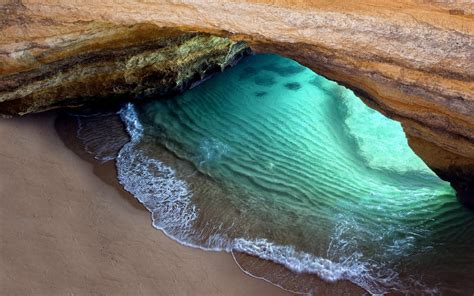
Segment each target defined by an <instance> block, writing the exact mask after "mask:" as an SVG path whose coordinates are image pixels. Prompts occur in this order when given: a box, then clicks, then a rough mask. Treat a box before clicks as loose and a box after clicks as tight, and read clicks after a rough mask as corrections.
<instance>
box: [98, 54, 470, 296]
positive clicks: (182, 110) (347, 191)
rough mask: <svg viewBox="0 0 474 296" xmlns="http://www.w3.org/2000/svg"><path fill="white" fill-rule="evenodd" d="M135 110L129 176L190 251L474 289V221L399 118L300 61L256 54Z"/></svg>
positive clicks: (456, 290)
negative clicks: (411, 145)
mask: <svg viewBox="0 0 474 296" xmlns="http://www.w3.org/2000/svg"><path fill="white" fill-rule="evenodd" d="M121 116H122V120H123V121H124V123H125V124H126V126H127V130H128V132H129V134H130V136H131V141H130V142H129V143H128V144H126V145H125V146H124V147H123V148H122V149H121V150H120V152H119V154H118V157H117V159H116V163H117V169H118V178H119V181H120V182H121V183H122V185H123V186H124V188H125V189H126V190H128V191H130V192H131V193H132V194H134V196H136V197H137V198H138V199H139V200H140V201H141V202H142V203H143V204H144V205H145V206H146V207H147V208H148V209H149V210H150V212H151V213H152V218H153V223H154V226H155V227H157V228H159V229H162V230H164V231H165V232H166V233H167V234H168V235H170V236H171V237H173V238H175V239H177V240H179V241H180V242H181V243H183V244H187V245H192V246H195V247H201V248H204V249H212V250H226V251H234V252H237V253H244V254H249V255H253V256H256V257H258V258H262V259H266V260H270V261H272V262H276V263H278V264H280V265H282V266H284V267H285V268H286V269H288V270H291V271H292V272H296V273H305V274H314V275H317V276H318V277H319V278H321V279H323V280H325V281H329V282H337V281H343V280H348V281H350V282H352V283H354V284H356V285H358V286H360V287H362V288H364V289H365V290H366V291H368V292H370V293H372V294H382V293H387V292H400V293H403V294H416V295H420V294H446V295H453V294H459V295H471V294H472V293H473V292H474V273H473V271H474V253H473V252H472V250H471V248H472V245H473V243H474V214H473V213H472V212H470V211H468V210H466V209H464V208H462V207H461V206H460V205H459V204H458V202H457V200H456V198H455V196H454V192H453V190H452V189H451V188H450V186H449V184H448V183H446V182H444V181H442V180H440V179H439V178H438V177H437V176H436V175H435V174H434V173H432V172H431V171H430V169H429V168H427V167H426V165H425V164H424V163H423V162H422V161H421V160H420V159H419V158H418V157H417V156H416V155H415V154H414V153H413V152H412V151H411V150H410V148H409V147H408V145H407V142H406V139H405V136H404V134H403V131H402V128H401V126H400V124H399V123H397V122H394V121H392V120H389V119H387V118H385V117H384V116H382V115H381V114H379V113H377V112H376V111H373V110H371V109H369V108H368V107H366V106H365V105H364V104H363V103H362V102H361V101H360V100H359V99H358V98H357V97H356V96H355V95H354V94H353V93H352V92H351V91H349V90H347V89H345V88H343V87H341V86H339V85H337V84H336V83H334V82H331V81H328V80H326V79H325V78H323V77H321V76H318V75H317V74H315V73H314V72H312V71H310V70H309V69H307V68H305V67H303V66H301V65H299V64H297V63H296V62H294V61H291V60H289V59H286V58H282V57H279V56H275V55H255V56H251V57H248V58H246V59H244V60H243V61H242V62H240V63H239V64H238V65H237V66H235V67H234V68H232V69H229V70H227V71H225V72H224V73H221V74H218V75H216V76H215V77H214V78H213V79H210V80H208V81H206V82H204V83H203V84H202V85H200V86H199V87H196V88H194V89H192V90H190V91H188V92H186V93H185V94H183V95H180V96H176V97H173V98H169V99H167V100H156V101H152V102H147V103H141V104H135V105H132V104H129V105H127V106H126V107H124V109H123V110H122V112H121ZM101 151H102V150H101ZM104 157H109V156H107V155H106V156H104ZM105 159H107V158H105ZM265 272H266V273H268V274H265ZM265 272H264V274H263V275H262V274H259V276H263V277H266V278H267V279H270V280H272V281H284V280H282V277H281V276H280V277H275V276H273V275H271V272H272V270H271V268H270V269H268V270H266V271H265ZM275 279H276V280H275ZM276 284H282V283H279V282H276ZM291 289H292V290H297V291H301V292H308V291H311V289H308V287H304V283H302V284H301V286H299V285H298V284H293V285H292V287H291Z"/></svg>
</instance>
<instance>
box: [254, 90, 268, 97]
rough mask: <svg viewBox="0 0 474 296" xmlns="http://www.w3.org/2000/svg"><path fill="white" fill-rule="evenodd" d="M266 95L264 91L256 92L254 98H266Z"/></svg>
mask: <svg viewBox="0 0 474 296" xmlns="http://www.w3.org/2000/svg"><path fill="white" fill-rule="evenodd" d="M267 94H268V93H267V92H266V91H256V92H255V96H256V97H263V96H266V95H267Z"/></svg>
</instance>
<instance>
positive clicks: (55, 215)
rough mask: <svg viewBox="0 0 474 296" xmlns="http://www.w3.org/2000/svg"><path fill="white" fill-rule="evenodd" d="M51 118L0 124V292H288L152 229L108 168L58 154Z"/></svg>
mask: <svg viewBox="0 0 474 296" xmlns="http://www.w3.org/2000/svg"><path fill="white" fill-rule="evenodd" d="M55 117H56V116H55V113H45V114H40V115H33V116H27V117H23V118H14V119H0V138H1V141H2V145H0V168H1V169H0V195H1V198H2V201H1V203H0V266H1V268H0V294H1V295H74V294H75V295H283V294H287V293H286V292H285V291H283V290H281V289H279V288H277V287H275V286H273V285H271V284H269V283H267V282H264V281H262V280H258V279H255V278H252V277H250V276H248V275H246V274H244V273H243V272H242V271H241V270H240V269H239V267H238V266H237V265H236V264H235V262H234V260H233V258H232V256H231V255H230V254H225V253H214V252H206V251H202V250H198V249H193V248H188V247H185V246H182V245H180V244H178V243H177V242H174V241H172V240H171V239H169V238H168V237H166V236H165V235H164V234H163V233H162V232H160V231H157V230H156V229H154V228H153V227H152V226H151V221H150V215H149V213H148V212H147V211H146V210H145V209H144V208H143V207H142V205H141V204H139V203H138V202H137V201H136V200H135V199H134V198H133V197H131V196H130V195H129V194H127V193H126V192H124V191H123V190H121V189H120V188H119V187H118V186H116V181H115V175H113V171H114V166H113V164H112V163H111V162H110V163H108V164H106V165H101V166H97V165H96V166H94V165H93V164H92V163H90V162H87V161H85V160H84V159H81V157H79V156H78V155H77V154H76V153H74V152H73V151H71V150H69V149H68V148H66V146H65V144H64V143H63V142H62V141H61V139H60V137H59V136H58V134H57V133H56V131H55V129H54V121H55ZM84 157H85V156H84ZM84 157H83V158H84ZM99 177H100V178H99ZM104 181H105V182H104Z"/></svg>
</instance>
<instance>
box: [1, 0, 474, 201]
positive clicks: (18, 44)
mask: <svg viewBox="0 0 474 296" xmlns="http://www.w3.org/2000/svg"><path fill="white" fill-rule="evenodd" d="M8 5H9V6H10V7H16V8H15V11H16V12H15V13H11V12H10V13H8V14H7V16H2V18H3V20H2V22H1V24H2V29H1V35H0V62H1V65H2V66H1V68H0V75H1V79H2V82H1V83H2V84H1V86H0V87H2V89H3V91H2V93H1V95H0V97H1V99H0V100H2V101H12V102H13V101H14V100H19V101H18V102H22V103H21V104H20V103H18V104H19V105H22V106H23V107H22V108H24V109H22V111H20V112H18V113H25V112H28V111H34V110H38V109H44V108H36V107H34V105H35V104H37V103H36V102H40V101H42V100H43V101H45V102H46V103H47V104H48V102H49V103H51V105H54V103H53V102H54V101H55V100H57V99H58V96H57V94H58V93H57V92H55V91H54V90H50V91H42V92H41V93H43V95H41V96H39V97H37V96H36V95H33V96H32V97H30V98H28V99H25V97H24V96H23V95H22V93H21V92H19V93H16V95H15V94H13V93H14V92H13V91H12V89H15V85H16V87H17V88H18V89H30V90H31V87H28V86H21V85H22V84H24V83H26V84H27V85H28V84H29V85H31V84H32V83H33V82H32V81H29V80H28V79H24V80H21V79H20V80H18V79H17V80H15V79H12V77H20V76H21V75H23V74H24V73H25V71H30V72H31V71H33V72H34V71H39V70H38V69H40V68H42V67H44V65H45V64H47V63H48V62H50V61H51V59H50V58H51V57H53V58H54V55H55V52H58V50H59V52H64V53H61V54H59V56H61V55H62V54H65V53H66V52H67V54H68V57H69V58H70V59H71V61H72V60H73V59H74V58H77V57H82V56H83V55H85V54H89V56H90V57H91V58H92V59H96V60H97V61H99V60H101V59H102V58H103V56H101V55H100V54H98V53H99V52H100V50H98V51H93V48H94V47H96V48H108V47H111V48H113V45H114V44H116V41H111V42H109V43H108V45H105V44H104V43H101V42H99V40H101V38H97V39H95V40H96V41H89V43H88V46H83V47H81V46H79V45H78V44H80V43H82V42H83V41H82V40H83V39H84V40H85V41H84V42H86V43H87V40H92V39H93V38H92V39H90V38H89V39H88V38H87V36H92V35H94V34H96V36H98V35H97V33H93V31H94V29H93V28H90V27H95V26H98V25H97V24H98V22H106V23H108V24H104V25H100V26H106V27H107V26H109V27H108V28H109V29H110V30H112V31H113V30H120V29H119V28H121V26H123V25H131V24H137V23H142V22H147V23H150V24H155V25H158V26H160V27H174V28H179V29H181V30H186V31H198V32H207V33H212V34H214V35H219V36H224V37H228V38H231V39H233V40H237V41H242V40H243V41H246V42H248V43H249V44H250V46H251V47H252V49H253V50H255V51H263V52H274V53H278V54H282V55H285V56H288V57H290V58H293V59H295V60H297V61H299V62H301V63H302V64H304V65H305V66H307V67H309V68H311V69H313V70H314V71H316V72H318V73H320V74H322V75H324V76H326V77H328V78H330V79H333V80H336V81H338V82H340V83H341V84H344V85H346V86H348V87H350V88H351V89H353V90H354V91H355V92H357V93H358V94H359V96H360V97H361V98H362V99H363V100H364V101H365V102H366V103H367V104H369V105H370V106H371V107H373V108H375V109H377V110H379V111H381V112H383V113H384V114H386V115H387V116H389V117H391V118H393V119H395V120H398V121H400V122H401V123H402V125H403V127H404V130H405V132H406V134H407V138H408V140H409V144H410V145H411V147H412V148H413V149H414V151H415V152H416V153H417V154H418V155H420V156H421V157H422V158H423V159H424V160H425V162H426V163H427V164H428V165H429V166H430V167H431V168H432V169H433V170H434V171H435V172H437V173H438V174H439V175H440V176H441V177H442V178H443V179H445V180H449V181H451V183H452V185H453V187H454V188H455V189H456V190H457V191H458V196H459V197H460V198H461V200H462V201H463V202H464V203H466V204H467V205H471V206H474V193H473V192H474V178H473V176H474V116H473V114H474V113H473V112H474V16H473V11H474V9H473V4H472V3H470V2H469V1H457V2H453V1H446V2H443V1H415V0H413V1H411V0H404V1H396V2H394V1H388V0H377V1H375V0H362V1H355V0H348V1H328V0H327V1H326V0H324V1H323V0H313V1H297V0H294V1H289V0H274V1H268V0H247V1H236V0H234V1H225V2H224V1H178V0H177V1H163V2H160V3H156V2H149V1H133V0H131V1H113V0H103V1H100V2H96V1H91V0H83V1H68V0H63V1H58V0H48V1H39V0H23V1H22V3H19V2H18V1H16V2H11V3H10V4H8ZM8 5H7V6H8ZM10 10H12V9H11V8H10ZM110 23H113V24H117V26H113V25H110ZM110 26H111V27H110ZM134 28H135V31H133V33H130V37H129V40H130V41H129V42H130V44H132V43H134V42H135V43H134V44H144V43H146V42H151V43H154V42H155V41H154V40H150V39H147V38H148V36H149V34H148V33H140V31H142V30H143V32H147V30H157V31H160V30H161V29H158V28H155V29H151V25H137V26H135V27H134ZM106 31H107V30H106ZM165 31H167V30H165ZM86 32H92V33H90V34H89V35H88V34H87V33H86ZM19 33H24V34H23V35H20V34H19ZM168 33H169V34H172V33H171V31H170V32H168ZM168 33H166V34H168ZM71 34H72V35H74V34H75V35H74V36H76V39H74V38H71V37H69V36H70V35H71ZM91 34H92V35H91ZM111 34H112V33H111ZM163 34H165V33H164V32H163ZM186 34H191V35H193V34H194V35H193V36H202V35H199V34H197V33H186ZM186 34H185V35H186ZM196 34H197V35H196ZM99 35H100V34H99ZM112 35H113V34H112ZM119 35H123V33H120V34H116V35H115V36H119ZM186 36H188V35H186ZM206 36H209V35H206ZM55 38H56V39H55ZM174 38H176V37H174ZM190 38H191V37H190ZM208 38H210V39H213V38H216V37H210V36H209V37H208ZM166 39H168V37H166ZM169 39H172V38H169ZM54 40H62V41H61V42H59V41H57V42H54ZM112 40H113V38H112ZM133 40H134V41H133ZM219 40H221V39H219ZM222 40H227V39H224V38H223V39H222ZM94 42H95V43H94ZM163 42H165V41H163ZM227 42H228V41H227ZM86 43H84V44H86ZM211 43H212V42H211ZM68 44H69V45H68ZM74 45H77V46H74ZM70 46H72V47H71V48H73V49H69V47H70ZM134 46H135V45H134ZM134 46H132V47H134ZM136 46H138V45H136ZM136 46H135V47H136ZM235 46H237V48H240V46H241V43H236V45H235ZM230 47H233V46H230ZM62 49H65V51H64V50H63V51H62ZM233 50H237V49H233ZM43 52H52V53H53V54H46V55H45V54H43ZM91 52H96V53H97V54H91ZM105 52H107V51H105ZM231 52H232V50H231ZM105 56H106V57H107V58H105V59H106V60H108V62H104V63H105V64H107V63H108V64H107V65H104V67H99V66H98V67H97V69H95V70H97V71H99V70H100V69H103V68H107V67H109V68H110V67H111V65H114V66H112V67H115V65H116V64H114V61H115V60H117V61H119V62H118V64H122V66H121V67H122V69H123V67H126V65H130V64H127V63H124V62H123V61H122V60H120V58H119V57H120V55H118V57H117V59H115V58H114V56H115V54H114V53H110V54H105ZM219 63H220V62H219ZM219 63H218V64H219ZM73 64H74V65H76V63H75V62H74V63H73ZM210 64H212V63H210ZM220 64H221V65H222V63H220ZM224 64H225V63H224ZM97 65H100V62H99V64H97ZM80 67H82V66H80ZM80 67H79V68H80ZM117 67H118V68H120V67H119V66H117ZM132 67H133V66H132ZM160 67H161V66H160ZM151 68H157V67H155V66H150V65H149V66H148V67H144V68H142V70H140V71H141V72H140V73H141V74H139V75H138V76H140V75H144V76H146V75H147V74H146V73H147V71H149V69H151ZM198 68H199V67H198ZM55 69H56V70H54V71H57V72H58V73H63V72H62V70H61V68H60V67H59V68H55ZM84 69H88V71H89V72H90V71H93V68H87V67H86V68H84ZM95 70H94V71H95ZM78 71H80V70H78ZM120 71H121V73H124V72H126V71H125V70H120ZM99 72H100V71H99ZM21 73H23V74H21ZM35 73H38V72H35ZM101 73H102V76H101V77H102V78H101V79H102V80H101V81H102V82H101V83H100V84H97V83H95V79H91V80H88V81H89V82H86V81H84V82H83V83H80V84H78V86H77V87H74V86H72V84H67V83H64V82H65V81H63V82H60V81H61V80H60V79H59V80H58V78H55V80H54V81H55V82H57V84H56V85H57V87H60V88H62V89H63V90H64V91H63V92H67V89H68V88H71V93H72V94H75V95H76V96H77V95H78V94H79V93H80V92H79V91H78V90H82V92H88V91H89V89H98V90H99V89H100V91H97V92H96V93H90V94H87V97H89V98H98V97H103V96H107V95H108V94H110V93H111V94H115V93H119V94H128V93H130V94H133V95H137V94H140V95H141V94H143V93H146V91H145V92H143V89H146V88H147V86H145V87H135V86H133V87H132V86H130V85H134V83H136V81H137V80H136V79H135V80H134V78H133V77H135V76H134V75H130V76H128V75H122V74H121V75H119V76H121V77H122V78H121V79H115V80H113V79H110V80H111V83H110V84H108V83H107V82H106V81H108V80H107V78H108V77H109V75H108V74H105V73H108V72H107V71H104V72H101ZM15 75H19V76H15ZM61 75H63V74H61ZM152 76H153V75H152ZM5 77H9V78H8V79H7V78H5ZM24 77H26V76H24ZM51 77H53V76H51ZM54 77H57V76H54ZM126 77H132V78H130V79H131V80H127V79H128V78H126ZM170 79H172V78H170ZM112 81H113V82H112ZM151 81H152V82H153V83H154V82H156V81H153V79H152V80H151ZM15 83H16V84H15ZM130 83H131V84H130ZM102 85H103V86H104V87H102ZM148 86H149V85H148ZM6 87H9V88H6ZM54 89H56V88H54ZM74 89H76V91H75V92H74ZM140 95H138V96H140ZM73 97H74V96H73V95H71V97H70V99H71V100H73ZM82 97H84V96H82ZM5 98H7V99H5ZM48 100H49V101H48ZM73 102H74V101H73ZM2 104H5V105H1V106H0V108H1V109H2V110H10V111H9V112H11V113H16V112H17V111H18V110H20V109H15V108H7V106H8V104H9V103H2ZM11 104H13V103H11ZM47 104H45V105H47ZM27 106H33V107H27ZM25 108H26V109H25ZM368 124H370V123H368Z"/></svg>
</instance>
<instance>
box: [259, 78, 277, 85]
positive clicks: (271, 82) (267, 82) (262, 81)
mask: <svg viewBox="0 0 474 296" xmlns="http://www.w3.org/2000/svg"><path fill="white" fill-rule="evenodd" d="M254 82H255V84H256V85H261V86H272V85H274V84H275V83H276V82H275V79H274V78H273V77H272V76H258V77H255V80H254Z"/></svg>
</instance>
